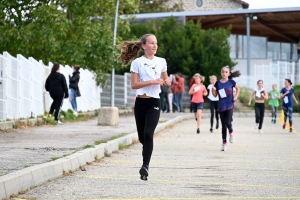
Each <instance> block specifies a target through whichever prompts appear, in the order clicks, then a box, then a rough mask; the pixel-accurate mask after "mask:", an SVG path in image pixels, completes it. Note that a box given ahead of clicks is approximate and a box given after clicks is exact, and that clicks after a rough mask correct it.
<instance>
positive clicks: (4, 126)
mask: <svg viewBox="0 0 300 200" xmlns="http://www.w3.org/2000/svg"><path fill="white" fill-rule="evenodd" d="M131 113H133V110H132V109H126V110H119V114H120V115H124V114H131ZM79 114H84V115H88V116H95V117H97V116H98V115H95V114H96V112H95V111H90V112H84V113H79ZM43 123H44V121H43V119H42V118H34V119H30V118H28V119H22V120H11V121H5V122H0V130H2V131H5V130H9V129H13V128H14V127H15V126H36V125H37V124H43ZM0 188H1V186H0Z"/></svg>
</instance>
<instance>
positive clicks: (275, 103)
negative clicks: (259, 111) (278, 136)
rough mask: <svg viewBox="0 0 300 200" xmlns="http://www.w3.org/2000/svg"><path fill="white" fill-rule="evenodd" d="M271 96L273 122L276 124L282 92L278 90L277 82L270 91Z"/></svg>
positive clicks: (270, 104)
mask: <svg viewBox="0 0 300 200" xmlns="http://www.w3.org/2000/svg"><path fill="white" fill-rule="evenodd" d="M269 96H270V100H269V106H270V107H271V110H272V120H271V123H273V124H276V117H277V109H278V106H279V101H278V99H280V92H279V91H278V90H277V85H276V84H273V85H272V90H271V91H269Z"/></svg>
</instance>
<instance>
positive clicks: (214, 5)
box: [167, 0, 242, 11]
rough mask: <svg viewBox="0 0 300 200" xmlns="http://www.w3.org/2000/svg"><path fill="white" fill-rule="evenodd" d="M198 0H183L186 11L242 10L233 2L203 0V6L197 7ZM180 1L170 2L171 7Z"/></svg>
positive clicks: (170, 0)
mask: <svg viewBox="0 0 300 200" xmlns="http://www.w3.org/2000/svg"><path fill="white" fill-rule="evenodd" d="M196 1H197V0H182V2H183V9H184V11H209V10H234V9H242V5H241V4H240V3H237V2H236V1H233V0H202V2H203V3H202V6H201V7H198V6H197V5H196ZM179 2H180V0H169V2H168V3H167V4H168V5H169V6H170V7H171V6H172V5H174V4H175V3H179Z"/></svg>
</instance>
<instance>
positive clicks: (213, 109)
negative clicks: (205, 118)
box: [210, 101, 219, 128]
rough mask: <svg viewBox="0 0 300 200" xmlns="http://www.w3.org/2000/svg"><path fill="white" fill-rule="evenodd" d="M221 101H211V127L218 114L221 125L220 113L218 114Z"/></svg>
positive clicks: (217, 118)
mask: <svg viewBox="0 0 300 200" xmlns="http://www.w3.org/2000/svg"><path fill="white" fill-rule="evenodd" d="M218 104H219V101H210V127H211V128H212V127H213V125H214V114H215V113H216V120H217V123H219V113H218Z"/></svg>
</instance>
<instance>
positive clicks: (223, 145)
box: [221, 143, 227, 151]
mask: <svg viewBox="0 0 300 200" xmlns="http://www.w3.org/2000/svg"><path fill="white" fill-rule="evenodd" d="M226 149H227V145H226V143H223V144H222V149H221V151H226Z"/></svg>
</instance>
